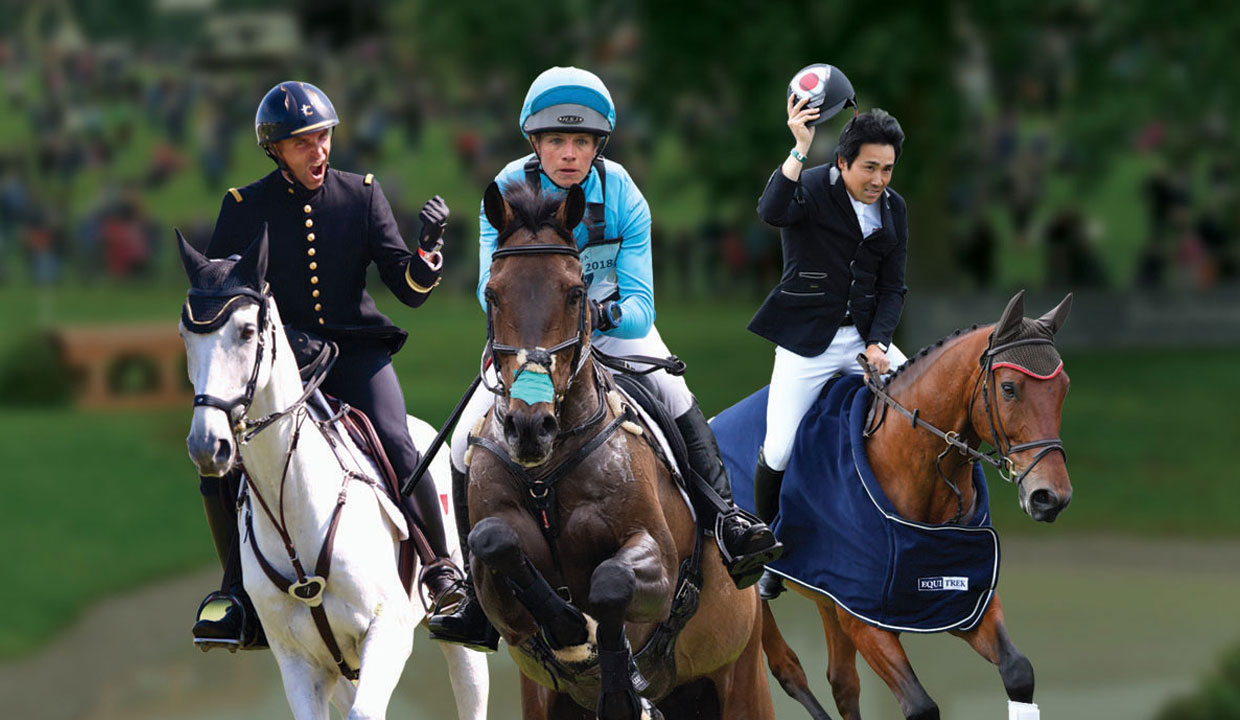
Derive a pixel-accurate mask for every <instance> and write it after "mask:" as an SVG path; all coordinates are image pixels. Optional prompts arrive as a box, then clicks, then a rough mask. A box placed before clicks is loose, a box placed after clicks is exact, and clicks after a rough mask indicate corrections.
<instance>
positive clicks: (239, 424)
mask: <svg viewBox="0 0 1240 720" xmlns="http://www.w3.org/2000/svg"><path fill="white" fill-rule="evenodd" d="M189 296H190V297H201V298H212V299H228V300H229V301H230V302H231V301H232V300H234V299H236V298H248V299H249V300H252V301H253V302H255V303H257V304H258V351H257V352H255V353H254V367H253V369H252V370H251V371H250V379H249V380H248V381H246V384H245V390H244V391H243V392H242V393H241V395H240V396H238V397H235V398H233V399H231V400H226V399H224V398H221V397H218V396H216V395H209V394H207V393H199V394H197V395H194V407H196V408H198V407H213V408H216V409H218V410H223V411H224V414H225V415H227V416H228V422H229V426H230V427H232V428H233V433H234V434H240V433H241V432H243V431H244V430H245V429H247V427H246V425H247V421H246V420H245V416H246V413H248V412H249V410H250V405H251V404H253V403H254V392H255V391H256V390H257V388H258V373H259V370H260V369H261V368H262V365H263V354H264V352H265V350H266V343H267V335H268V333H271V334H272V338H271V362H272V364H273V365H274V364H275V360H276V342H275V337H274V334H275V326H274V325H273V324H271V323H270V322H269V319H268V317H267V300H268V299H269V298H270V297H271V293H270V291H269V290H268V289H267V288H264V289H263V291H262V292H259V291H258V290H254V289H253V288H247V287H239V288H230V289H228V290H207V289H203V288H190V290H189ZM186 302H187V303H188V302H189V301H188V300H186ZM225 310H227V307H225ZM235 310H236V308H233V311H235ZM221 312H223V311H221ZM229 314H231V312H229ZM216 320H218V317H217V318H213V319H212V321H213V322H214V321H216ZM186 330H188V331H189V332H192V333H196V334H203V333H204V332H205V331H203V330H202V329H200V328H194V327H190V326H189V325H186Z"/></svg>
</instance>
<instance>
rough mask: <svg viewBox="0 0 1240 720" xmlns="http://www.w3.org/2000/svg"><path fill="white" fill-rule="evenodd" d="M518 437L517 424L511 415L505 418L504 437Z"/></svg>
mask: <svg viewBox="0 0 1240 720" xmlns="http://www.w3.org/2000/svg"><path fill="white" fill-rule="evenodd" d="M516 435H517V422H516V420H514V419H513V417H512V416H511V415H506V416H505V417H504V437H507V438H512V437H516Z"/></svg>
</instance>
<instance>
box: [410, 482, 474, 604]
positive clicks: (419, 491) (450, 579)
mask: <svg viewBox="0 0 1240 720" xmlns="http://www.w3.org/2000/svg"><path fill="white" fill-rule="evenodd" d="M407 492H408V494H407V495H405V497H404V498H403V500H404V503H405V510H406V511H407V512H408V513H409V515H410V516H412V517H413V519H414V522H416V523H417V524H418V527H419V528H421V530H422V535H423V536H424V537H425V538H426V541H427V544H428V545H429V546H430V547H429V548H421V547H419V554H420V555H421V558H420V559H421V561H422V573H421V574H420V575H419V576H418V584H420V585H421V586H422V589H423V590H424V591H425V592H426V595H427V597H428V598H429V600H430V609H431V612H432V613H438V612H440V611H441V610H443V609H452V608H455V606H457V605H458V604H460V603H461V602H462V601H463V600H464V599H465V594H464V585H465V578H464V577H463V576H462V575H461V571H460V570H459V569H458V568H457V567H456V564H455V563H453V562H452V557H451V554H450V553H449V551H448V540H447V534H446V533H445V532H444V528H443V515H442V513H440V511H439V494H438V493H437V492H436V491H435V483H434V481H433V480H432V479H431V477H430V474H429V472H427V473H423V475H422V477H421V478H420V479H419V480H418V481H417V482H416V483H414V485H413V488H412V489H410V490H408V491H407ZM427 550H429V552H427Z"/></svg>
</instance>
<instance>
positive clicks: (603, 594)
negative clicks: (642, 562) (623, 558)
mask: <svg viewBox="0 0 1240 720" xmlns="http://www.w3.org/2000/svg"><path fill="white" fill-rule="evenodd" d="M636 589H637V576H636V575H634V574H633V568H631V567H629V566H627V565H625V564H623V563H620V562H617V561H615V560H607V561H605V562H603V563H601V564H600V565H599V566H598V567H596V568H595V569H594V574H593V575H591V576H590V604H591V605H593V606H594V607H595V608H597V609H598V612H599V614H600V615H609V614H613V613H616V612H619V613H621V614H623V612H624V610H625V608H627V607H628V605H629V602H630V601H631V600H632V599H633V593H634V592H635V591H636Z"/></svg>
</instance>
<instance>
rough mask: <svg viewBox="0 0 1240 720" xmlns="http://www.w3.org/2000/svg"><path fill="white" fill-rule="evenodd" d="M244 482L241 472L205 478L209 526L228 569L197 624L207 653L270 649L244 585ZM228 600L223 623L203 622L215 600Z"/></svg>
mask: <svg viewBox="0 0 1240 720" xmlns="http://www.w3.org/2000/svg"><path fill="white" fill-rule="evenodd" d="M240 482H241V473H240V471H237V470H234V471H233V472H231V473H229V474H228V475H225V476H224V477H221V478H210V477H204V478H201V484H200V487H201V489H202V506H203V510H204V511H205V512H206V515H207V526H208V527H209V528H210V529H211V539H212V540H213V541H214V542H215V552H216V555H218V556H219V558H220V565H221V566H222V567H223V568H224V579H223V581H222V582H221V583H220V589H219V590H218V591H215V592H212V593H210V594H209V595H207V597H206V598H205V599H204V600H203V601H202V604H201V605H199V607H198V615H199V618H198V619H197V620H196V622H194V628H193V635H194V644H195V645H197V646H198V647H200V648H202V650H203V652H206V651H207V650H209V649H211V648H213V647H225V648H228V649H229V650H232V651H235V650H238V649H241V650H246V649H257V648H263V647H267V638H266V636H264V634H263V628H262V625H261V624H260V623H259V621H258V615H257V613H255V612H254V606H253V605H252V604H251V603H250V598H249V596H248V595H246V592H245V589H244V588H243V587H242V585H241V543H240V536H239V534H238V532H237V511H236V506H235V502H236V497H237V490H238V488H239V486H240ZM217 599H218V600H227V601H228V602H229V603H230V604H229V606H228V609H227V610H226V611H225V612H224V615H223V616H222V617H221V618H220V619H219V620H206V619H202V618H201V615H202V611H203V609H205V608H206V607H207V605H209V604H210V603H211V602H213V601H215V600H217Z"/></svg>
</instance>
